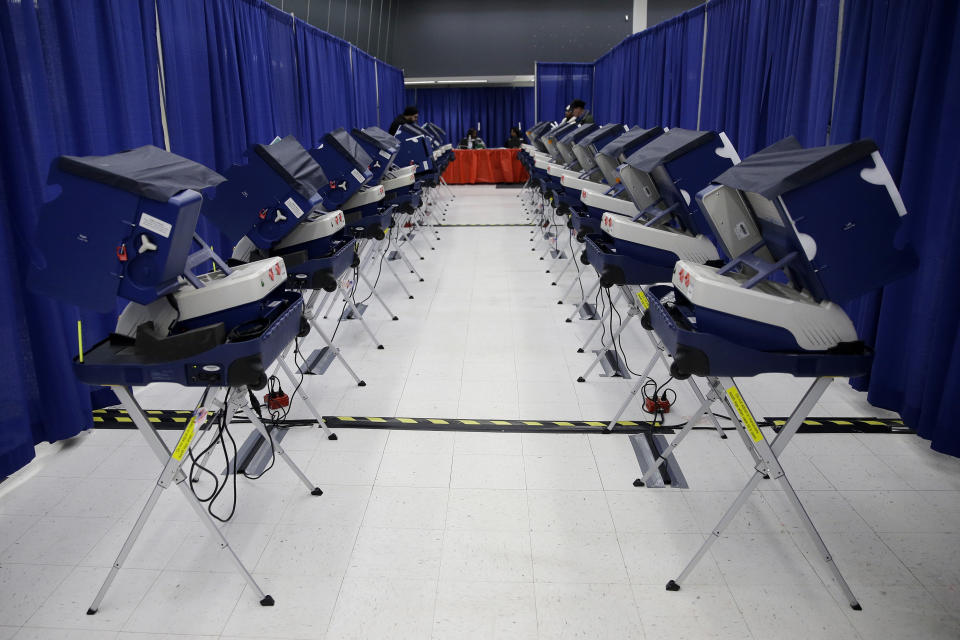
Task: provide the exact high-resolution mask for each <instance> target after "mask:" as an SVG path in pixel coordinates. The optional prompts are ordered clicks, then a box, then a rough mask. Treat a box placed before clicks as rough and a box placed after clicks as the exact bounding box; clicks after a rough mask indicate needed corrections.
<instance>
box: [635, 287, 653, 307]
mask: <svg viewBox="0 0 960 640" xmlns="http://www.w3.org/2000/svg"><path fill="white" fill-rule="evenodd" d="M637 298H639V299H640V306H641V307H643V310H644V311H646V310H647V309H649V308H650V301H649V300H647V294H645V293H644V292H643V289H640V290H639V291H637Z"/></svg>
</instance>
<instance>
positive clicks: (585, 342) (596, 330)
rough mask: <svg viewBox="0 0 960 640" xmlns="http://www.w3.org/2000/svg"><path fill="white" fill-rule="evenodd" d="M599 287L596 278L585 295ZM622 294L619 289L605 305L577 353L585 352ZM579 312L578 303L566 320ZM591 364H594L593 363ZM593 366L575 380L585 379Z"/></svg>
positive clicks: (598, 281)
mask: <svg viewBox="0 0 960 640" xmlns="http://www.w3.org/2000/svg"><path fill="white" fill-rule="evenodd" d="M599 288H600V280H599V279H598V280H597V282H596V284H594V286H592V287H590V291H588V292H587V295H586V296H585V297H587V298H589V297H590V295H591V294H592V293H594V292H596V290H597V289H599ZM623 296H624V294H623V290H622V289H621V290H620V291H619V292H618V293H617V297H616V298H614V299H613V301H612V302H611V303H610V305H609V306H608V307H607V310H606V311H604V312H603V315H602V316H600V322H599V323H597V326H595V327H594V328H593V331H591V332H590V335H589V336H587V339H586V340H584V341H583V346H581V347H580V348H579V349H577V353H584V352H586V350H587V348H588V347H589V346H590V343H591V342H593V338H594V336H596V335H597V334H598V333H600V330H601V329H602V328H603V326H604V323H605V322H606V321H607V319H608V318H609V317H610V314H612V313H613V308H614V307H615V306H616V305H617V303H618V302H620V300H622V299H623ZM579 312H580V306H579V305H578V306H577V308H576V309H574V310H573V313H571V314H570V317H568V318H567V322H573V318H574V317H575V316H576V315H577V313H579ZM627 313H629V311H628V312H627ZM602 353H603V351H601V354H602ZM593 366H595V365H593ZM593 366H591V367H590V368H589V369H587V373H586V374H584V375H582V376H580V377H579V378H577V382H583V381H584V380H586V377H587V376H588V375H590V371H591V370H592V369H593Z"/></svg>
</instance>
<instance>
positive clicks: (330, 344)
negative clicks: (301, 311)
mask: <svg viewBox="0 0 960 640" xmlns="http://www.w3.org/2000/svg"><path fill="white" fill-rule="evenodd" d="M308 321H309V322H310V326H311V327H313V330H314V331H316V332H317V333H319V334H320V337H321V338H323V341H324V342H326V343H327V348H329V349H331V350H332V351H333V355H334V356H336V358H337V359H338V360H340V364H342V365H343V368H344V369H346V370H347V373H349V374H350V376H351V377H352V378H353V380H354V382H356V383H357V386H358V387H365V386H367V383H366V382H364V381H363V380H361V379H360V376H358V375H357V373H356V371H354V370H353V367H351V366H350V363H349V362H347V359H346V358H345V357H344V355H343V353H342V352H341V351H340V347H337V346H335V345H334V344H333V341H332V340H331V339H330V338H329V336H327V334H326V333H324V331H323V329H321V328H320V323H319V322H317V319H316V318H314V317H312V316H311V317H310V318H308Z"/></svg>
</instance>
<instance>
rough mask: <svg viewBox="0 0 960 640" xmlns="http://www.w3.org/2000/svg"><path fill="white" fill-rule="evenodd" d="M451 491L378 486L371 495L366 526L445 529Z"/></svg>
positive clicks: (365, 517)
mask: <svg viewBox="0 0 960 640" xmlns="http://www.w3.org/2000/svg"><path fill="white" fill-rule="evenodd" d="M448 496H449V490H448V489H444V488H429V487H418V488H414V487H385V486H376V487H374V488H373V493H372V494H371V496H370V502H369V504H368V505H367V510H366V514H365V515H364V518H363V526H364V527H380V528H387V529H443V528H444V523H445V521H446V518H447V499H448Z"/></svg>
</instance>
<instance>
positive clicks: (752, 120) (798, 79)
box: [700, 0, 839, 156]
mask: <svg viewBox="0 0 960 640" xmlns="http://www.w3.org/2000/svg"><path fill="white" fill-rule="evenodd" d="M838 11H839V0H797V1H796V2H766V1H765V0H714V2H711V3H709V4H708V5H707V8H706V13H707V40H706V55H705V64H704V69H703V94H702V99H701V104H702V108H701V119H700V128H701V129H717V130H721V129H722V130H724V131H726V133H727V135H728V136H729V137H730V140H731V141H732V142H733V144H734V146H735V147H736V148H737V151H739V153H740V155H741V156H747V155H749V154H751V153H753V152H754V151H757V150H759V149H761V148H763V147H765V146H767V145H768V144H770V143H772V142H775V141H776V140H779V139H781V138H783V137H785V136H787V135H790V134H792V135H795V136H796V137H797V139H798V140H800V142H801V143H802V144H804V145H818V144H824V142H825V140H826V135H827V125H828V121H829V114H830V103H831V98H832V92H833V69H834V61H835V50H836V34H837V17H838Z"/></svg>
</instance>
